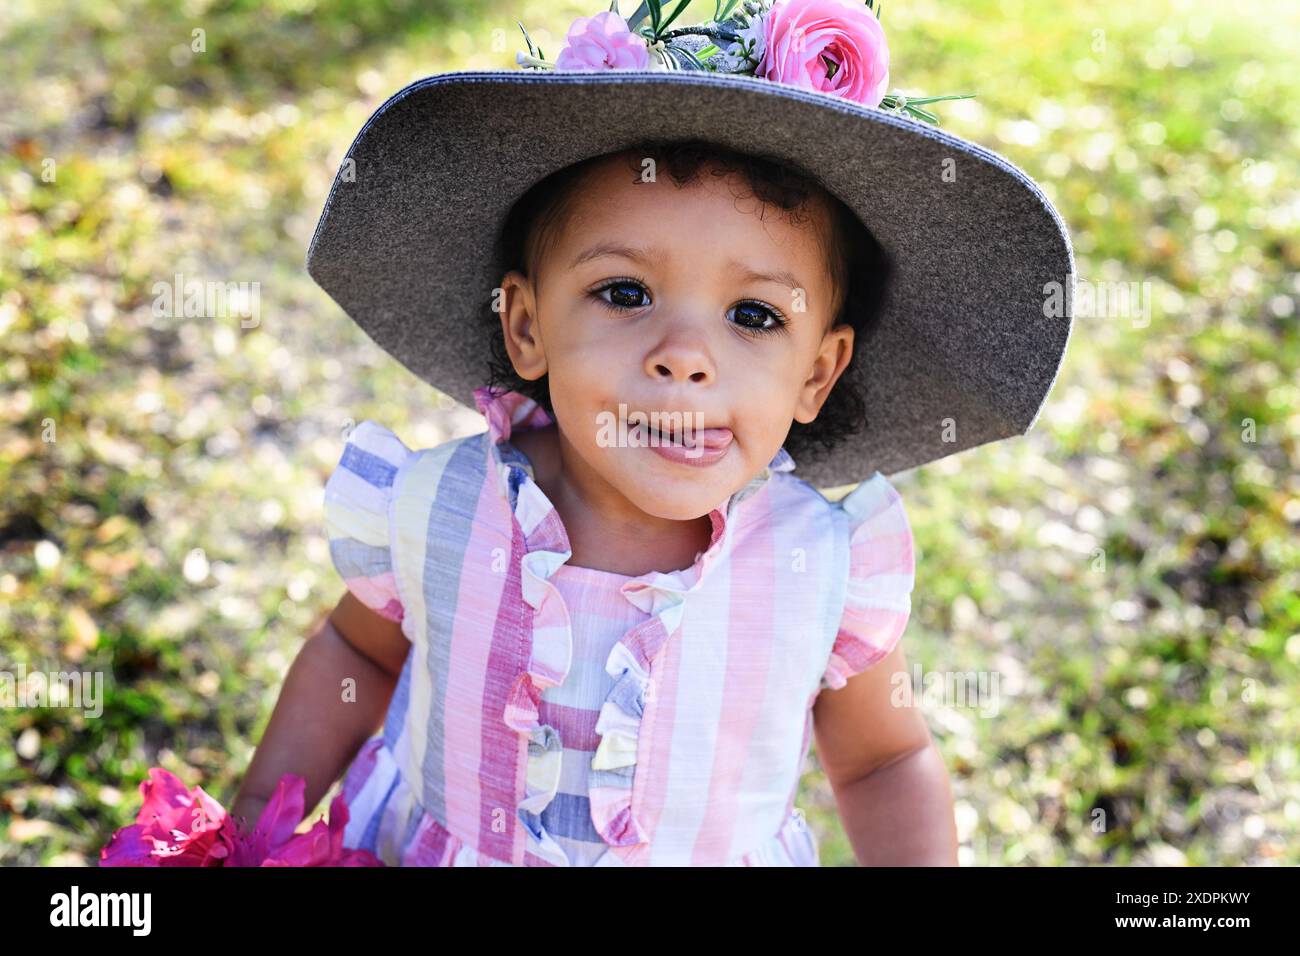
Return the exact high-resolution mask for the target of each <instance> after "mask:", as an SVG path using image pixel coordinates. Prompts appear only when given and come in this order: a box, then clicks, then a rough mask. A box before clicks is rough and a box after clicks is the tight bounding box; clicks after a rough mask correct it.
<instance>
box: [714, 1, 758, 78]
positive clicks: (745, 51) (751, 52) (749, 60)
mask: <svg viewBox="0 0 1300 956" xmlns="http://www.w3.org/2000/svg"><path fill="white" fill-rule="evenodd" d="M770 9H771V0H757V2H753V3H747V4H745V13H747V14H750V16H749V17H748V21H749V22H748V23H747V24H746V25H744V26H738V27H737V28H736V33H738V34H740V39H739V40H736V41H733V42H732V43H729V44H728V45H727V48H726V49H725V50H723V51H722V53H721V54H719V59H720V60H721V61H722V66H721V68H722V70H723V71H725V72H727V73H736V72H740V71H742V70H751V69H753V68H754V67H756V66H758V64H759V63H761V62H762V60H763V54H764V52H766V50H767V24H766V23H765V22H764V20H765V18H766V17H767V14H768V11H769V10H770Z"/></svg>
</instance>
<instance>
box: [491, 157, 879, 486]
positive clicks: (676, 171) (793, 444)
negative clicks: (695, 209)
mask: <svg viewBox="0 0 1300 956" xmlns="http://www.w3.org/2000/svg"><path fill="white" fill-rule="evenodd" d="M610 156H626V157H627V159H628V161H629V165H630V166H632V167H634V168H636V169H637V171H638V172H639V170H640V164H641V161H642V159H643V158H644V157H653V158H654V159H655V163H656V168H657V169H667V170H668V171H669V174H670V175H671V176H672V177H673V180H674V181H675V182H676V183H677V185H678V186H682V185H684V184H686V183H687V182H693V181H694V180H695V179H696V178H697V177H698V176H699V175H700V171H701V169H702V168H703V167H705V166H709V167H711V168H712V169H713V172H714V175H716V176H720V177H721V176H727V175H729V174H731V173H739V174H740V175H741V177H743V180H744V181H745V182H747V183H748V185H749V187H750V189H751V190H753V195H754V196H755V197H757V198H758V199H760V200H761V201H762V202H763V203H765V204H769V205H774V206H776V207H778V208H779V209H781V210H784V212H785V214H786V216H787V217H788V218H791V219H793V220H795V221H800V222H802V221H806V217H803V218H800V213H801V212H802V211H803V210H804V209H805V208H806V207H807V206H808V204H809V202H810V200H814V199H815V198H817V197H820V198H821V200H822V201H823V202H824V203H826V204H827V205H828V206H829V208H830V210H831V216H830V235H829V236H823V237H822V239H823V242H824V244H825V246H826V248H827V251H828V254H829V258H830V265H831V275H832V278H833V280H834V289H835V295H836V305H835V308H834V309H833V310H832V315H833V316H834V319H833V321H832V322H831V325H830V326H829V327H828V328H833V327H834V326H836V325H839V324H841V323H847V324H849V325H851V326H852V327H853V330H854V336H853V349H852V352H851V355H850V359H849V363H848V365H847V366H846V368H845V371H844V374H843V375H841V376H840V378H839V380H838V381H837V382H836V383H835V385H834V387H833V388H832V389H831V392H830V394H829V395H828V396H827V397H826V401H825V402H824V403H823V405H822V408H821V410H820V412H819V413H818V415H817V418H816V419H814V420H813V421H812V422H809V423H808V424H804V423H802V422H797V421H792V422H791V428H790V432H789V434H788V436H787V438H786V440H785V442H784V447H785V449H786V451H787V452H788V453H789V454H790V455H791V456H792V457H793V458H794V459H795V462H796V463H800V462H803V461H805V460H807V461H812V460H816V459H818V458H820V457H821V456H823V455H825V454H826V453H828V452H829V451H830V450H831V449H832V448H834V447H835V446H836V445H838V444H839V443H840V442H842V441H844V440H845V439H847V438H848V437H849V436H851V435H853V434H855V433H858V432H860V431H862V430H863V429H864V427H865V425H866V403H865V401H864V397H863V394H862V391H861V389H860V388H859V387H858V386H857V384H856V383H855V382H854V381H852V380H851V378H850V376H849V374H848V373H849V371H850V370H851V369H852V368H853V366H854V363H855V362H856V360H857V352H858V349H859V348H861V347H862V346H864V345H866V344H867V343H868V341H869V340H870V337H871V335H872V334H873V333H874V331H875V329H876V326H877V320H878V317H879V313H880V305H881V301H882V299H883V296H884V292H885V287H886V283H887V282H888V279H889V260H888V257H887V256H886V254H885V252H884V250H883V249H882V248H881V246H880V244H879V242H877V240H876V238H875V237H874V236H873V235H872V234H871V232H870V231H869V230H868V229H867V228H866V226H865V225H864V224H863V223H862V221H861V220H860V219H859V218H858V216H857V215H856V214H855V213H854V212H853V211H852V210H850V209H849V208H848V207H847V206H846V205H845V204H844V203H843V202H841V201H840V200H839V199H837V198H836V197H835V196H834V195H833V194H832V193H831V192H830V191H829V190H828V189H827V188H826V187H825V186H824V185H823V184H822V182H821V180H820V179H819V178H818V177H817V176H816V175H814V174H812V173H810V172H808V171H807V170H805V169H802V168H800V167H798V166H796V165H794V164H791V163H790V162H788V161H787V160H782V159H777V158H775V157H770V156H765V155H761V154H755V153H746V152H740V151H738V150H735V149H732V148H730V147H727V146H723V145H721V144H717V143H712V142H709V141H707V140H703V139H667V140H665V139H651V140H642V141H640V142H637V143H634V144H631V145H629V146H627V147H626V148H624V149H621V150H617V151H616V152H613V153H606V154H603V155H601V156H596V157H591V158H589V159H586V160H583V161H582V162H579V163H574V164H572V165H570V166H566V167H564V168H563V169H560V170H558V171H556V172H554V173H552V174H551V175H549V176H547V177H545V178H544V179H542V180H540V181H538V182H537V183H535V184H534V185H533V186H532V187H531V188H530V189H529V190H528V191H527V192H526V193H524V195H523V196H522V197H520V199H519V200H518V201H517V202H516V203H515V204H514V206H513V207H512V208H511V210H510V213H509V214H508V216H507V218H506V221H505V224H504V226H503V228H502V231H501V233H500V235H499V236H498V237H497V239H496V254H497V261H498V263H500V264H502V266H503V274H504V272H505V271H509V270H511V269H517V270H519V271H520V272H521V273H522V274H524V275H526V276H530V275H532V274H533V273H532V272H531V271H530V270H531V269H533V268H534V267H535V266H536V264H537V262H538V261H539V259H540V257H541V255H542V254H543V253H544V251H545V250H546V248H548V246H549V245H550V244H551V243H552V242H553V241H554V239H555V237H556V236H557V235H559V234H560V230H561V228H562V226H563V221H564V219H565V217H566V215H567V213H568V210H569V208H570V203H571V201H572V199H573V196H574V195H575V194H576V192H577V189H578V186H579V185H580V184H581V182H582V180H583V178H584V177H585V176H586V175H587V173H588V171H589V170H590V168H591V167H592V166H593V165H594V164H595V163H597V162H599V161H603V160H605V159H607V158H608V157H610ZM488 321H490V322H491V331H490V332H489V333H488V334H489V342H490V352H491V358H490V360H489V363H488V364H489V367H488V374H489V385H491V386H493V387H495V388H497V389H509V390H511V391H516V392H519V393H521V394H523V395H526V396H528V397H529V398H531V399H533V400H534V401H536V402H537V403H538V404H539V405H541V406H542V407H543V408H544V409H546V411H547V413H548V414H550V415H551V417H552V418H554V409H553V408H552V406H551V398H550V386H549V384H548V382H547V378H548V376H546V375H543V376H541V377H540V378H538V379H536V380H535V381H528V380H526V379H524V378H522V377H520V376H519V374H518V373H517V372H515V369H514V365H513V364H512V363H511V361H510V356H509V353H508V352H507V351H506V345H505V335H504V332H503V331H502V328H501V317H500V314H499V313H498V312H496V311H494V310H491V309H489V310H488Z"/></svg>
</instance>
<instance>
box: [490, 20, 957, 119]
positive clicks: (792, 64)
mask: <svg viewBox="0 0 1300 956" xmlns="http://www.w3.org/2000/svg"><path fill="white" fill-rule="evenodd" d="M688 3H689V0H680V2H679V3H678V4H677V5H676V6H674V7H672V9H671V10H670V9H669V5H670V3H669V2H665V0H643V2H642V3H641V4H640V5H639V6H638V7H637V10H636V12H635V13H634V14H633V15H632V17H631V18H630V19H627V20H624V19H623V18H622V17H621V16H620V15H619V13H618V0H613V2H612V3H611V4H610V7H609V10H607V11H605V12H602V13H598V14H596V15H595V16H591V17H579V18H578V19H577V20H575V21H574V22H573V24H572V25H571V26H570V27H569V30H568V34H567V35H566V41H567V42H566V45H565V47H564V49H563V50H561V51H560V55H559V56H558V57H556V59H555V62H553V63H552V62H550V61H548V60H547V59H546V56H545V54H543V53H542V50H541V48H540V47H538V46H537V45H536V44H535V43H534V42H533V40H532V37H530V36H529V35H528V31H527V30H525V29H524V25H523V24H522V23H520V24H519V29H520V30H522V31H523V34H524V40H525V41H526V42H527V43H528V52H527V53H524V52H522V51H520V52H519V53H517V54H516V55H515V62H516V63H518V64H519V65H520V66H522V67H524V68H525V69H534V70H623V69H632V70H643V69H651V70H702V71H705V72H710V73H733V74H740V75H744V76H754V77H758V78H760V79H767V80H771V81H773V82H777V83H782V84H785V85H788V86H796V87H799V88H801V89H807V90H815V91H817V92H819V93H825V94H827V95H828V96H836V97H839V98H841V99H845V100H852V101H853V102H855V103H861V104H863V105H865V106H871V107H877V108H879V109H881V110H883V111H886V112H890V113H897V114H902V113H906V114H907V115H909V116H911V117H914V118H916V119H919V120H924V121H925V122H927V123H932V124H934V125H936V126H937V125H938V123H939V117H937V116H936V115H935V114H933V113H931V112H930V111H929V110H926V109H923V107H924V106H925V105H926V104H928V103H935V102H938V101H940V100H960V99H966V98H967V97H971V96H974V95H975V94H974V93H959V94H953V95H948V96H917V97H908V96H903V95H902V94H901V93H886V92H885V90H886V88H887V86H888V84H889V45H888V43H886V41H885V31H884V28H883V27H882V26H881V25H880V4H879V3H878V2H877V0H865V2H858V0H743V2H741V0H717V13H716V16H715V18H714V19H713V20H709V21H707V22H705V23H700V24H695V25H694V26H682V27H676V28H671V29H670V27H671V25H672V23H673V21H674V20H676V19H677V17H678V15H679V14H680V13H681V12H682V11H683V10H684V9H685V8H686V6H687V4H688ZM516 22H518V21H516Z"/></svg>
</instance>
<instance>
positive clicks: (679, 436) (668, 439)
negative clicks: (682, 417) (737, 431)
mask: <svg viewBox="0 0 1300 956" xmlns="http://www.w3.org/2000/svg"><path fill="white" fill-rule="evenodd" d="M647 432H648V434H649V435H650V436H651V437H653V438H657V439H658V440H659V443H660V444H671V445H680V446H682V447H684V448H697V447H698V448H705V449H711V450H721V449H723V448H726V447H727V446H728V445H730V444H731V439H732V434H731V429H730V428H697V429H688V430H687V431H686V433H683V432H681V431H680V430H678V429H674V428H673V427H672V426H671V425H670V426H669V427H668V429H667V431H663V430H661V429H657V428H652V427H649V426H647Z"/></svg>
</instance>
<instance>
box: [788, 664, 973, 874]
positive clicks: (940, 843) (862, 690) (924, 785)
mask: <svg viewBox="0 0 1300 956" xmlns="http://www.w3.org/2000/svg"><path fill="white" fill-rule="evenodd" d="M895 674H899V675H900V676H899V679H898V680H901V681H905V682H906V686H905V687H904V688H903V692H904V694H905V697H904V698H903V701H904V703H906V704H912V703H913V695H912V693H911V678H910V677H909V676H908V673H907V662H906V660H905V659H904V656H903V649H902V647H901V645H899V646H895V648H894V650H893V651H892V652H891V653H890V654H888V655H887V656H885V657H883V658H881V659H880V660H879V661H877V662H876V663H875V664H873V665H871V666H870V667H868V668H867V669H866V670H864V671H862V672H861V673H860V674H857V675H856V676H854V677H852V678H850V679H849V681H848V683H846V684H845V685H844V686H843V687H841V688H839V689H838V690H832V689H829V688H828V689H825V690H823V691H822V692H821V693H820V694H819V695H818V697H817V702H816V703H815V704H814V706H813V727H814V732H815V734H816V740H817V759H818V762H819V763H820V764H821V766H822V769H823V770H825V772H826V777H827V779H828V780H829V781H830V784H831V788H832V790H833V791H834V793H835V801H836V803H837V804H838V805H839V810H840V819H841V820H842V821H843V823H844V830H845V832H846V833H847V835H848V838H849V842H850V843H851V844H852V846H853V852H854V854H855V855H856V856H857V859H858V863H859V864H861V865H863V866H955V865H956V864H957V828H956V822H955V820H954V817H953V805H952V790H951V787H950V784H949V781H948V771H947V770H946V769H945V767H944V765H943V758H942V756H941V755H940V754H939V750H938V748H937V747H936V746H935V744H934V741H933V740H931V738H930V729H929V727H928V726H926V723H925V718H924V717H923V716H922V714H921V711H920V709H919V707H917V706H897V705H896V704H894V703H893V702H892V701H891V696H893V695H894V689H895V687H896V686H897V684H898V681H896V680H895V679H894V675H895Z"/></svg>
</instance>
